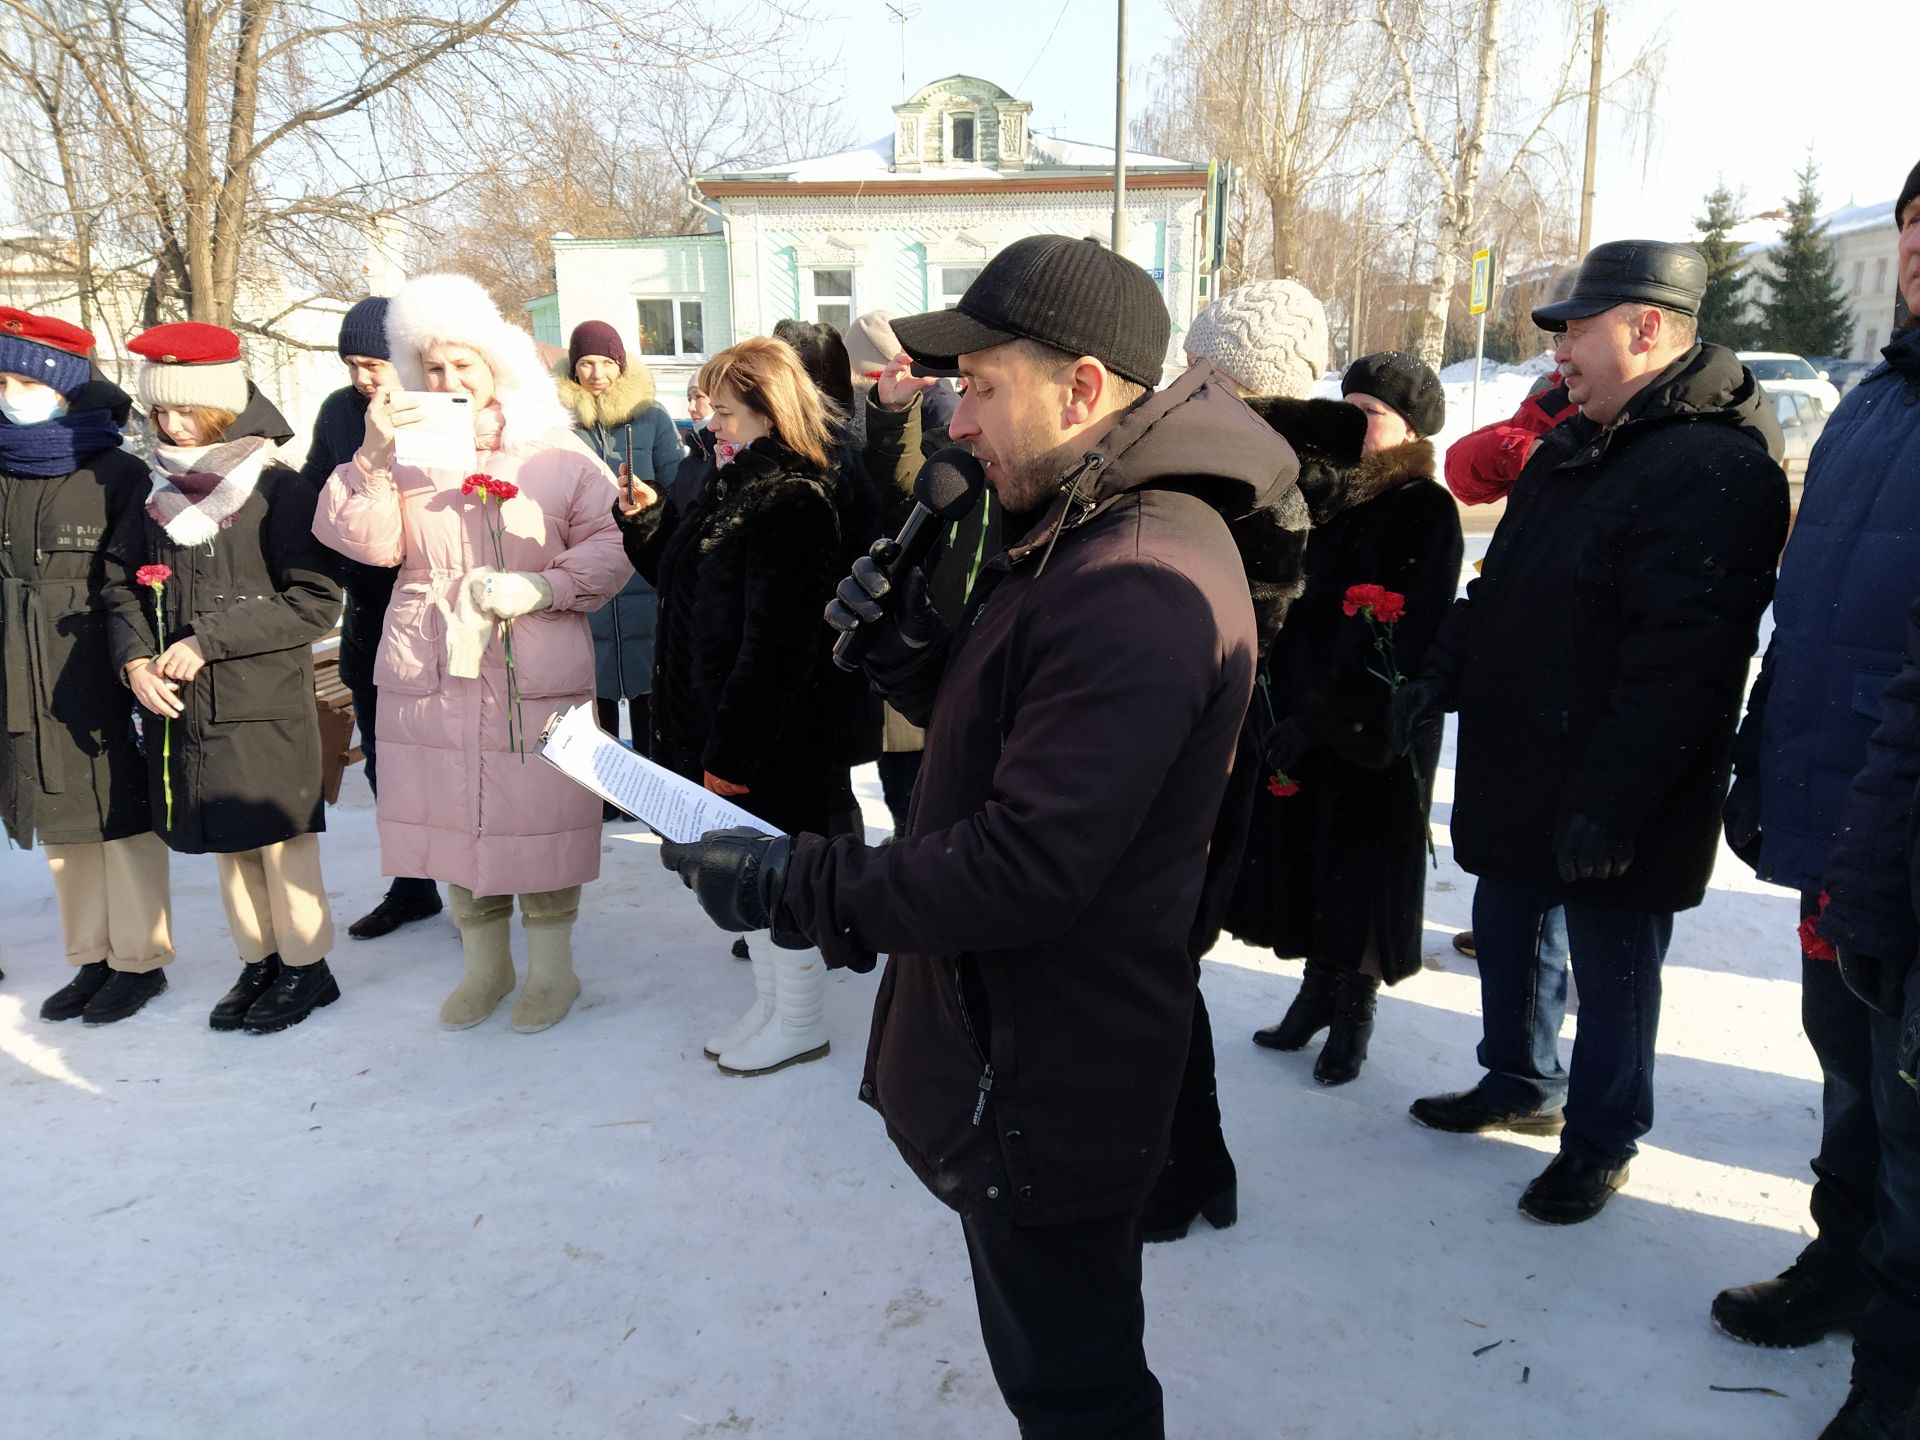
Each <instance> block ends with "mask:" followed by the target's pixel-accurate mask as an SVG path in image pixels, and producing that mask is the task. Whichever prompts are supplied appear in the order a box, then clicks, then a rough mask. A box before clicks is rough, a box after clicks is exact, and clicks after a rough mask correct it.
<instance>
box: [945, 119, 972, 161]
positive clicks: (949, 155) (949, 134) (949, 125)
mask: <svg viewBox="0 0 1920 1440" xmlns="http://www.w3.org/2000/svg"><path fill="white" fill-rule="evenodd" d="M956 120H971V121H973V154H972V155H971V156H969V157H968V158H967V159H965V160H962V159H961V158H960V157H959V156H957V155H955V154H954V153H953V122H954V121H956ZM941 122H942V129H943V130H944V131H945V134H944V135H943V136H942V137H941V138H942V141H943V142H944V143H942V145H941V147H940V155H941V158H942V159H944V160H946V161H947V163H948V164H951V165H978V164H979V163H980V112H979V111H978V110H949V111H947V112H946V114H945V115H943V116H941Z"/></svg>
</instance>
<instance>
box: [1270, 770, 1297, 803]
mask: <svg viewBox="0 0 1920 1440" xmlns="http://www.w3.org/2000/svg"><path fill="white" fill-rule="evenodd" d="M1267 793H1268V794H1269V795H1272V796H1274V797H1275V798H1276V799H1279V800H1285V799H1286V798H1287V797H1288V796H1289V795H1298V794H1299V793H1300V782H1299V781H1298V780H1295V779H1294V778H1293V777H1292V776H1291V775H1283V774H1280V773H1278V772H1275V773H1274V774H1272V775H1269V776H1268V777H1267Z"/></svg>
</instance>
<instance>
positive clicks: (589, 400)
mask: <svg viewBox="0 0 1920 1440" xmlns="http://www.w3.org/2000/svg"><path fill="white" fill-rule="evenodd" d="M554 376H555V384H556V386H557V388H558V389H559V391H560V403H561V404H562V405H564V406H566V407H567V409H568V410H570V411H572V412H573V418H574V421H575V423H577V424H578V425H579V426H580V428H581V429H583V430H591V429H593V428H594V427H596V426H598V427H599V428H601V429H603V430H610V429H612V428H613V427H614V426H616V425H625V424H627V423H628V422H629V421H632V420H636V419H638V418H639V416H640V414H641V412H642V411H644V410H646V409H647V408H648V407H649V406H651V405H652V404H653V402H654V399H655V390H654V384H653V372H652V371H651V370H649V369H648V368H647V367H646V366H645V365H642V364H641V363H640V362H639V361H638V360H629V361H628V362H627V368H626V369H625V370H622V371H621V372H620V374H619V375H618V376H617V377H615V379H614V382H613V384H611V385H609V386H608V387H607V388H606V390H605V391H604V392H603V393H601V394H599V395H595V394H593V393H592V392H591V391H589V390H588V389H587V387H586V386H584V385H582V384H581V383H580V382H579V381H577V380H575V379H574V378H573V375H572V373H571V372H570V371H569V370H568V368H567V362H566V361H564V360H562V361H561V362H560V364H558V365H556V366H555V367H554Z"/></svg>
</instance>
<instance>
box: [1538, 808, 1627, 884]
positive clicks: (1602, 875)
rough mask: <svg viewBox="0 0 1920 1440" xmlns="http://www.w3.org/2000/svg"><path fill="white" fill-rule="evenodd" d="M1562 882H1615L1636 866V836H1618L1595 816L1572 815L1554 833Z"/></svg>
mask: <svg viewBox="0 0 1920 1440" xmlns="http://www.w3.org/2000/svg"><path fill="white" fill-rule="evenodd" d="M1553 855H1554V859H1556V860H1557V861H1559V863H1560V878H1561V879H1562V880H1613V879H1616V878H1618V877H1619V876H1621V875H1624V874H1626V873H1627V871H1628V870H1629V869H1630V868H1631V867H1632V865H1633V837H1632V836H1631V835H1625V836H1622V835H1616V834H1614V833H1613V831H1611V830H1609V829H1608V828H1607V827H1606V826H1604V825H1602V824H1601V823H1600V822H1599V821H1598V820H1595V819H1594V818H1593V817H1592V816H1591V815H1568V816H1566V817H1564V818H1563V819H1562V820H1561V821H1560V823H1559V824H1558V825H1556V826H1555V827H1554V832H1553Z"/></svg>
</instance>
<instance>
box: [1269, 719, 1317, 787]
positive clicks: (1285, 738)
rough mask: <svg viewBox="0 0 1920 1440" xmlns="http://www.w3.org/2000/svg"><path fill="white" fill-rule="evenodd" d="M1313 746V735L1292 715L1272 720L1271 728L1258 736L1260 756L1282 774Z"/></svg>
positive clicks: (1297, 762) (1291, 767)
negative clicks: (1283, 718)
mask: <svg viewBox="0 0 1920 1440" xmlns="http://www.w3.org/2000/svg"><path fill="white" fill-rule="evenodd" d="M1312 748H1313V737H1312V736H1311V735H1309V734H1308V733H1307V727H1306V726H1304V725H1302V724H1301V723H1300V722H1299V721H1298V720H1295V719H1294V718H1293V717H1292V716H1288V717H1287V718H1286V719H1285V720H1278V721H1275V722H1274V725H1273V728H1272V729H1270V730H1268V731H1267V733H1266V734H1265V735H1263V736H1261V737H1260V758H1261V759H1262V760H1264V761H1266V762H1267V765H1268V766H1269V767H1270V768H1271V769H1274V770H1277V771H1279V772H1280V773H1281V774H1282V775H1285V774H1287V773H1288V772H1290V771H1291V770H1292V769H1293V767H1294V766H1295V765H1298V764H1299V763H1300V757H1301V756H1302V755H1305V754H1306V753H1307V751H1309V750H1311V749H1312Z"/></svg>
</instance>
